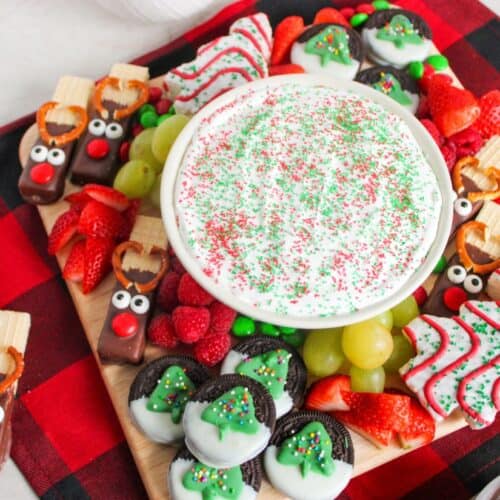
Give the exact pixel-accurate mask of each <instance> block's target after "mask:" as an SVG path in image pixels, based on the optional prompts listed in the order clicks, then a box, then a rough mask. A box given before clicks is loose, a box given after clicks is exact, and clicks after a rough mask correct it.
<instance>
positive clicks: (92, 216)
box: [78, 200, 126, 239]
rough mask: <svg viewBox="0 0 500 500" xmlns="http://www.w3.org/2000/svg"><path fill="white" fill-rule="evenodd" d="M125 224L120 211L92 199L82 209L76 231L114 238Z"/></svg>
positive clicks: (97, 236)
mask: <svg viewBox="0 0 500 500" xmlns="http://www.w3.org/2000/svg"><path fill="white" fill-rule="evenodd" d="M125 224H126V223H125V219H124V218H123V217H122V215H121V214H120V212H117V211H116V210H115V209H114V208H111V207H108V206H107V205H104V204H103V203H101V202H99V201H95V200H92V201H89V202H88V203H87V205H86V206H85V208H84V209H83V211H82V214H81V216H80V221H79V223H78V232H79V233H80V234H84V235H86V236H90V237H93V238H105V239H115V238H117V237H118V236H119V235H120V234H121V233H123V232H124V227H125Z"/></svg>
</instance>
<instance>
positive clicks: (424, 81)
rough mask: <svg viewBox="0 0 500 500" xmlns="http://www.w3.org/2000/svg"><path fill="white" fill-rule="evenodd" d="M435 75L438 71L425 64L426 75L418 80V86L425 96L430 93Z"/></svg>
mask: <svg viewBox="0 0 500 500" xmlns="http://www.w3.org/2000/svg"><path fill="white" fill-rule="evenodd" d="M435 74H436V70H435V69H434V68H433V67H432V66H431V65H430V64H424V74H423V75H422V78H420V79H419V80H418V86H419V87H420V90H421V91H422V92H423V93H424V94H427V92H428V91H429V83H430V81H431V79H432V78H433V77H434V75H435Z"/></svg>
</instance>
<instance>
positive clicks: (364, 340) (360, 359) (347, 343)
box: [342, 319, 392, 370]
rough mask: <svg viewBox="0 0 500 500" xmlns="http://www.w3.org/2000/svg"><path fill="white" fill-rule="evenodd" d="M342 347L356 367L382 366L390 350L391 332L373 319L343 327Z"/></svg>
mask: <svg viewBox="0 0 500 500" xmlns="http://www.w3.org/2000/svg"><path fill="white" fill-rule="evenodd" d="M342 349H343V350H344V354H345V355H346V357H347V358H348V359H349V361H350V362H351V363H352V364H353V365H356V366H357V367H358V368H363V369H364V370H371V369H373V368H377V367H379V366H382V365H383V364H384V363H385V361H386V360H387V359H388V358H389V356H390V355H391V352H392V335H391V332H390V331H389V330H388V329H387V328H386V327H385V326H383V325H381V324H380V323H379V322H378V321H375V320H373V319H370V320H367V321H363V322H361V323H354V324H353V325H348V326H346V327H344V331H343V333H342Z"/></svg>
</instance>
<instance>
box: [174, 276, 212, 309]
mask: <svg viewBox="0 0 500 500" xmlns="http://www.w3.org/2000/svg"><path fill="white" fill-rule="evenodd" d="M177 298H178V299H179V302H180V303H181V304H182V305H184V306H208V305H210V304H211V303H212V302H213V301H214V298H213V297H212V296H211V295H210V294H209V293H208V292H205V290H203V288H201V286H200V285H198V283H196V281H195V280H194V279H193V278H192V277H191V276H190V275H189V274H188V273H184V274H183V275H182V277H181V280H180V282H179V288H178V289H177Z"/></svg>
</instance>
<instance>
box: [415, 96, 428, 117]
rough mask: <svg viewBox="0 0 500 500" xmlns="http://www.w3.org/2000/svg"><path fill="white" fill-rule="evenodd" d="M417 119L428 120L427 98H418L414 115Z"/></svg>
mask: <svg viewBox="0 0 500 500" xmlns="http://www.w3.org/2000/svg"><path fill="white" fill-rule="evenodd" d="M415 115H416V116H417V118H418V119H419V120H421V119H422V118H430V116H431V110H430V109H429V102H428V101H427V96H425V95H422V96H420V100H419V101H418V108H417V112H416V113H415Z"/></svg>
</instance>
